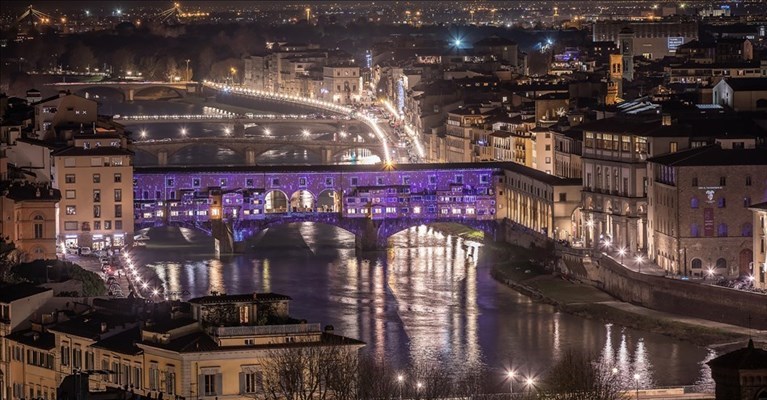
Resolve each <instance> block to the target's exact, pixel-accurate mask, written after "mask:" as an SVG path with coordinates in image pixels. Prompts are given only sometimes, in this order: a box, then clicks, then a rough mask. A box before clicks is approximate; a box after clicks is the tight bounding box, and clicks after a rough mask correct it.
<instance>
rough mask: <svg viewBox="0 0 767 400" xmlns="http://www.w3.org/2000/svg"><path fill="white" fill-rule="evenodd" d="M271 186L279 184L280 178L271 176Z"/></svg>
mask: <svg viewBox="0 0 767 400" xmlns="http://www.w3.org/2000/svg"><path fill="white" fill-rule="evenodd" d="M272 186H280V178H272Z"/></svg>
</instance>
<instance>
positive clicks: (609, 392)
mask: <svg viewBox="0 0 767 400" xmlns="http://www.w3.org/2000/svg"><path fill="white" fill-rule="evenodd" d="M543 389H544V392H545V393H547V394H548V395H549V397H550V398H554V399H567V400H620V399H626V396H625V394H624V388H623V385H622V384H621V377H620V375H619V374H617V373H614V371H613V370H612V368H611V367H610V365H609V364H607V363H602V362H599V360H598V359H596V358H594V357H591V356H585V355H584V354H582V353H580V352H575V351H571V350H568V351H567V352H565V353H564V354H563V355H562V358H560V359H559V361H558V362H557V363H556V364H554V366H553V367H552V368H551V370H550V371H549V374H548V375H547V377H546V379H545V381H544V386H543Z"/></svg>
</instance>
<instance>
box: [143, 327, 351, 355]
mask: <svg viewBox="0 0 767 400" xmlns="http://www.w3.org/2000/svg"><path fill="white" fill-rule="evenodd" d="M140 344H141V345H142V346H151V347H156V348H160V349H165V350H169V351H173V352H177V353H206V352H212V351H242V350H254V349H259V350H261V349H278V348H294V347H308V346H322V345H335V346H362V345H364V344H365V342H362V341H359V340H356V339H351V338H347V337H344V336H339V335H335V334H332V333H326V332H323V333H321V334H320V340H319V341H315V342H301V341H297V342H293V343H269V344H263V345H241V346H219V345H218V343H216V341H215V340H213V339H212V338H211V337H210V336H208V335H207V334H205V333H204V332H195V333H190V334H188V335H184V336H181V337H179V338H177V339H173V340H171V341H170V342H168V343H156V342H152V341H143V342H141V343H140Z"/></svg>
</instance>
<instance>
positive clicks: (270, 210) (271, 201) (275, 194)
mask: <svg viewBox="0 0 767 400" xmlns="http://www.w3.org/2000/svg"><path fill="white" fill-rule="evenodd" d="M289 199H290V198H289V197H288V195H287V194H286V193H285V192H284V191H282V190H281V189H271V190H269V191H267V192H266V193H265V194H264V213H265V214H277V213H286V212H288V205H289Z"/></svg>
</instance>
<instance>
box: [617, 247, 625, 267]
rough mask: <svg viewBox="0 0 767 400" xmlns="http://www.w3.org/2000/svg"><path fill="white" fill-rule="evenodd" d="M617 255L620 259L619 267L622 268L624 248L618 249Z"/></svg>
mask: <svg viewBox="0 0 767 400" xmlns="http://www.w3.org/2000/svg"><path fill="white" fill-rule="evenodd" d="M618 255H619V256H620V257H621V266H622V265H623V256H625V255H626V248H625V247H621V248H620V249H618Z"/></svg>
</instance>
